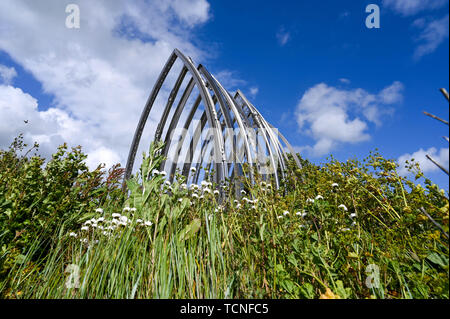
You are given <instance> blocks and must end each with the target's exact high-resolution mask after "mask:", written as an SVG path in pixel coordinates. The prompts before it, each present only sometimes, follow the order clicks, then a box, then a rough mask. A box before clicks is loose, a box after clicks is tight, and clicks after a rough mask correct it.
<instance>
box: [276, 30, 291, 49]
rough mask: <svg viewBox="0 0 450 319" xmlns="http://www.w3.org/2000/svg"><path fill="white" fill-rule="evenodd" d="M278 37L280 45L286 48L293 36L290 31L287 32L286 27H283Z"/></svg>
mask: <svg viewBox="0 0 450 319" xmlns="http://www.w3.org/2000/svg"><path fill="white" fill-rule="evenodd" d="M276 36H277V40H278V43H279V44H280V45H281V46H284V45H285V44H286V43H288V41H289V40H290V39H291V34H290V33H289V32H288V31H286V30H285V29H284V27H281V28H280V29H279V30H278V32H277V34H276Z"/></svg>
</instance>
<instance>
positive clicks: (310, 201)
mask: <svg viewBox="0 0 450 319" xmlns="http://www.w3.org/2000/svg"><path fill="white" fill-rule="evenodd" d="M306 203H311V204H313V203H314V199H312V198H308V199H307V200H306Z"/></svg>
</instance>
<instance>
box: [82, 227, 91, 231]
mask: <svg viewBox="0 0 450 319" xmlns="http://www.w3.org/2000/svg"><path fill="white" fill-rule="evenodd" d="M81 230H82V231H88V230H89V227H88V226H83V227H81Z"/></svg>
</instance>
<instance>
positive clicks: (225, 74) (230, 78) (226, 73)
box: [214, 70, 247, 90]
mask: <svg viewBox="0 0 450 319" xmlns="http://www.w3.org/2000/svg"><path fill="white" fill-rule="evenodd" d="M214 77H215V78H216V79H217V81H219V82H220V84H222V85H223V87H224V88H225V89H227V90H234V89H239V88H241V87H242V86H244V85H246V84H247V81H245V80H242V79H241V78H239V76H238V75H237V73H236V72H235V71H230V70H222V71H220V72H218V73H217V74H215V75H214Z"/></svg>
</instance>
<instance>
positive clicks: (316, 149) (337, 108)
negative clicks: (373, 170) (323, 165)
mask: <svg viewBox="0 0 450 319" xmlns="http://www.w3.org/2000/svg"><path fill="white" fill-rule="evenodd" d="M402 90H403V84H401V83H400V82H397V81H396V82H394V83H393V84H392V85H390V86H388V87H386V88H385V89H383V90H382V91H380V92H379V93H378V94H370V93H368V92H367V91H365V90H363V89H354V90H345V89H338V88H335V87H332V86H328V85H327V84H325V83H320V84H317V85H315V86H313V87H312V88H310V89H308V90H307V91H306V92H305V93H304V95H303V97H302V98H301V100H300V102H299V104H298V106H297V110H296V116H297V124H298V127H299V130H300V131H302V132H305V133H306V134H308V135H310V136H311V137H312V138H313V139H314V140H315V145H314V146H312V147H311V146H304V147H303V149H304V150H306V151H309V152H310V153H311V155H313V156H321V155H325V154H327V153H328V152H330V151H331V150H333V149H335V148H336V147H337V146H338V145H339V144H341V143H358V142H363V141H367V140H369V139H370V135H369V133H368V132H367V130H368V122H373V123H375V124H377V125H381V121H380V119H381V117H382V116H383V115H385V114H390V113H392V112H393V109H392V108H390V107H388V105H391V104H394V103H398V102H400V101H401V97H402V95H401V91H402Z"/></svg>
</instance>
